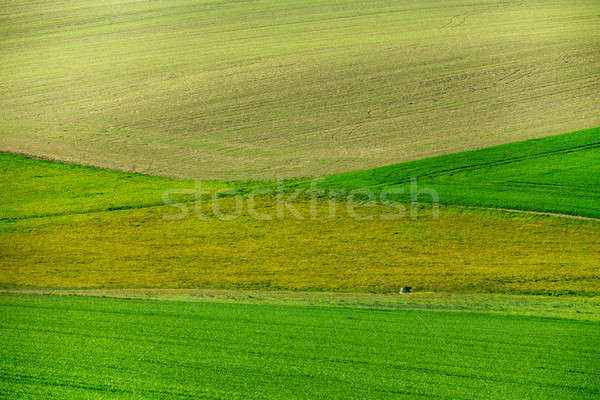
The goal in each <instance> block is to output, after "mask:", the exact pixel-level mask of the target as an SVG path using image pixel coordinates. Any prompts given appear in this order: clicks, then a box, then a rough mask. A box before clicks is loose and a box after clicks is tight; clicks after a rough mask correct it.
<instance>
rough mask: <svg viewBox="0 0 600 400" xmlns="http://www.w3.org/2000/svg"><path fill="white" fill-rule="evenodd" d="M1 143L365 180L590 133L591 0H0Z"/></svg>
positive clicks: (127, 165) (196, 167) (188, 166)
mask: <svg viewBox="0 0 600 400" xmlns="http://www.w3.org/2000/svg"><path fill="white" fill-rule="evenodd" d="M0 10H2V11H0V82H2V84H1V90H0V110H2V118H1V122H0V149H2V150H10V151H15V152H18V151H20V152H27V153H32V154H38V155H45V156H49V157H53V158H58V159H61V160H66V161H71V162H75V163H88V164H94V165H99V166H103V167H109V168H115V169H123V170H128V171H143V172H148V173H152V174H155V175H167V176H183V177H188V178H200V179H233V178H235V179H240V178H241V179H251V178H254V179H264V178H265V177H271V178H274V177H278V176H309V175H322V174H328V173H333V172H343V171H348V170H359V169H365V168H371V167H376V166H380V165H387V164H391V163H395V162H400V161H406V160H411V159H417V158H423V157H427V156H431V155H435V154H444V153H452V152H456V151H461V150H467V149H473V148H480V147H485V146H488V145H492V144H500V143H504V142H510V141H516V140H520V139H526V138H532V137H539V136H544V135H547V134H550V133H558V132H566V131H571V130H575V129H582V128H585V127H591V126H598V125H600V119H599V117H598V109H599V108H600V104H599V102H598V96H597V93H598V92H599V91H600V79H599V77H600V65H599V63H598V60H599V59H600V58H599V56H600V53H599V51H600V45H599V44H600V31H599V30H598V29H596V26H597V24H598V21H599V19H600V4H599V3H598V1H597V0H556V1H545V0H527V1H510V2H498V1H497V0H478V1H472V0H452V1H447V0H428V1H425V2H423V1H409V0H402V1H393V2H390V1H388V0H372V1H362V0H350V1H334V0H310V1H306V0H286V1H280V0H261V1H213V0H202V1H198V0H174V1H168V2H157V1H153V2H149V1H127V0H110V1H108V2H107V1H104V0H102V1H100V0H92V1H86V2H85V4H82V3H81V2H78V1H61V2H55V1H49V0H36V1H30V0H26V1H8V0H1V1H0Z"/></svg>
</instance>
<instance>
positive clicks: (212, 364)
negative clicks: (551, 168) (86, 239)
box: [0, 295, 600, 400]
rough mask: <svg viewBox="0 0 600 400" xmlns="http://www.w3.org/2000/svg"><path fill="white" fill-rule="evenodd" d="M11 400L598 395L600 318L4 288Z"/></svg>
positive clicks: (0, 361) (2, 360) (2, 384)
mask: <svg viewBox="0 0 600 400" xmlns="http://www.w3.org/2000/svg"><path fill="white" fill-rule="evenodd" d="M0 307H1V308H2V313H0V315H1V316H0V330H1V335H0V344H1V345H0V349H1V350H0V369H1V370H2V371H3V372H2V374H1V375H0V391H2V392H3V393H4V395H6V396H8V397H11V398H64V399H74V398H86V399H95V398H123V399H137V398H171V399H174V398H196V399H217V398H230V399H272V398H321V399H329V398H345V399H350V398H352V399H354V398H355V399H380V398H407V397H410V398H441V399H479V398H481V399H484V398H485V399H524V398H527V399H544V400H545V399H549V398H559V399H594V398H597V397H598V395H599V394H600V386H599V381H598V368H599V367H600V361H599V360H600V354H599V353H598V348H597V343H598V341H599V340H600V325H599V323H598V322H584V321H573V320H568V319H550V318H535V317H520V316H507V315H501V314H481V313H471V312H460V313H457V312H439V311H418V310H381V309H361V308H351V307H344V308H333V307H307V306H304V307H301V306H290V305H288V306H277V305H257V304H253V305H250V304H245V305H244V304H222V303H185V302H158V301H140V300H118V299H109V298H93V297H87V298H86V297H64V296H11V295H0Z"/></svg>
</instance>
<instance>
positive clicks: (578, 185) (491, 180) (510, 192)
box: [320, 128, 600, 218]
mask: <svg viewBox="0 0 600 400" xmlns="http://www.w3.org/2000/svg"><path fill="white" fill-rule="evenodd" d="M411 178H416V179H417V187H418V188H420V189H435V190H436V191H437V192H438V194H439V199H440V202H441V203H443V204H461V205H474V206H484V207H500V208H512V209H520V210H534V211H550V212H557V213H565V214H572V215H582V216H589V217H595V218H600V128H594V129H589V130H585V131H580V132H572V133H567V134H563V135H557V136H550V137H545V138H541V139H533V140H529V141H523V142H516V143H509V144H505V145H501V146H497V147H490V148H485V149H481V150H476V151H470V152H463V153H456V154H449V155H446V156H439V157H432V158H427V159H423V160H418V161H413V162H409V163H403V164H397V165H390V166H386V167H381V168H376V169H371V170H366V171H359V172H350V173H345V174H340V175H334V176H329V177H326V178H325V180H324V181H323V182H322V183H320V185H321V186H322V187H325V188H328V189H336V188H337V189H344V190H347V191H349V190H354V189H359V188H369V189H372V190H375V191H380V190H382V189H400V190H403V191H404V194H403V195H401V196H398V197H399V198H401V199H410V196H409V193H410V183H409V182H410V180H411ZM420 200H422V201H431V197H430V196H426V195H425V196H423V197H421V198H420Z"/></svg>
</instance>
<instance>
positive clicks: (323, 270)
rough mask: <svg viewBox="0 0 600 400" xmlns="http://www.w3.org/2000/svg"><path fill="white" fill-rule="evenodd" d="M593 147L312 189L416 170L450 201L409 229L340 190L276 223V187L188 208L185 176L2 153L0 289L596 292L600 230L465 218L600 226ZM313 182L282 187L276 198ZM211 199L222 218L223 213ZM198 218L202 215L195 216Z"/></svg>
mask: <svg viewBox="0 0 600 400" xmlns="http://www.w3.org/2000/svg"><path fill="white" fill-rule="evenodd" d="M597 140H598V129H593V130H587V131H582V132H573V133H570V134H566V135H558V136H551V137H547V138H543V139H536V140H533V141H525V142H518V143H513V144H507V145H502V146H499V147H491V148H487V149H483V150H477V151H474V152H465V153H457V154H453V155H447V156H443V157H434V158H430V159H424V160H419V161H415V162H409V163H404V164H398V165H393V166H389V167H384V168H379V169H374V170H367V171H363V172H357V173H348V174H342V175H334V176H330V177H326V178H325V179H324V180H322V181H319V182H320V185H321V187H325V188H328V189H330V190H332V191H336V190H340V189H344V190H346V191H347V192H349V191H350V190H352V189H356V188H360V187H364V188H369V189H371V190H373V191H374V192H377V191H380V190H383V189H385V188H395V187H398V185H399V187H404V186H402V185H406V183H402V182H406V181H407V180H409V179H410V177H411V176H416V177H418V179H419V184H420V185H423V187H426V188H427V187H429V188H434V189H436V190H437V191H439V195H440V200H441V202H442V203H443V204H449V205H448V206H445V207H442V209H441V210H440V215H439V219H435V218H432V211H433V210H432V208H431V206H430V205H427V204H426V201H427V200H428V199H423V202H424V203H422V204H421V208H420V209H419V210H418V212H419V216H418V217H417V218H416V219H415V220H413V219H411V218H409V215H408V214H407V213H404V214H403V215H399V214H398V213H399V209H398V206H402V203H398V204H396V205H395V206H393V205H389V204H375V205H373V204H368V203H364V202H358V203H356V204H355V203H354V202H351V203H348V202H347V201H346V200H347V199H346V198H345V197H344V196H339V197H338V198H336V199H335V200H332V199H329V198H327V196H325V197H321V198H316V200H317V201H316V203H315V205H314V207H315V208H314V217H313V216H311V212H312V210H313V203H312V202H311V199H310V198H309V197H308V196H306V193H305V194H304V195H303V196H300V197H298V198H297V199H296V200H295V201H292V202H291V204H292V205H293V207H295V209H296V210H297V211H298V213H299V214H300V216H301V217H303V219H299V218H297V217H294V215H292V214H291V213H289V212H288V214H287V216H284V218H281V219H280V218H278V217H277V215H278V214H277V213H278V205H277V204H278V203H277V199H278V196H277V195H276V194H274V193H271V194H262V195H259V196H255V198H254V200H255V208H254V209H253V210H250V208H249V207H246V205H244V206H243V209H241V210H239V211H236V207H237V203H236V201H237V200H236V198H235V197H232V196H230V195H223V196H219V197H217V199H218V202H211V201H205V200H209V199H210V198H211V195H210V194H205V195H203V196H201V197H200V199H202V202H201V203H197V204H194V198H195V194H194V191H195V190H196V189H195V188H196V186H195V185H196V184H198V183H194V182H192V181H187V180H175V179H165V178H157V177H151V176H145V175H137V174H130V173H123V172H118V171H106V170H100V169H95V168H88V167H81V166H73V165H66V164H60V163H52V162H48V161H43V160H33V159H28V158H24V157H21V156H15V155H10V154H3V155H0V169H1V170H2V172H3V175H4V176H5V177H6V179H5V180H4V181H3V182H2V185H1V189H2V192H3V193H10V196H5V197H4V198H3V200H2V207H0V209H1V210H3V214H2V222H1V223H0V234H1V236H2V241H1V244H0V246H1V248H0V250H1V253H2V254H3V257H2V258H1V259H0V272H1V274H0V276H1V277H2V280H1V281H0V283H1V284H2V285H4V286H5V287H70V288H86V287H89V288H102V287H113V288H119V287H121V288H125V287H162V288H177V287H187V288H189V287H213V288H214V287H219V288H237V289H242V288H243V289H271V290H276V289H290V290H329V291H358V292H368V291H373V292H386V293H388V292H395V291H398V290H399V288H401V287H403V286H412V287H415V288H418V290H421V291H442V292H444V291H449V292H492V293H524V294H527V293H529V294H579V295H597V294H598V293H600V281H599V280H598V273H597V272H598V271H597V268H598V259H599V255H598V252H597V249H596V247H597V243H598V241H599V240H600V225H599V224H598V222H597V221H583V220H576V219H567V218H549V217H543V216H531V215H525V214H514V213H505V212H502V211H497V210H478V209H465V208H461V207H462V206H464V205H467V206H473V205H476V206H485V207H491V208H494V207H511V208H517V209H526V210H527V209H532V210H538V211H553V212H564V213H570V214H573V215H575V216H578V215H583V216H585V215H587V216H592V217H597V216H598V212H599V209H598V204H600V202H599V201H598V198H599V196H598V182H597V180H598V178H597V177H598V175H597V174H595V173H594V171H596V170H597V168H598V162H597V161H598V154H599V153H598V143H597ZM536 182H537V184H536ZM523 183H527V184H523ZM199 184H200V185H202V187H203V188H204V189H206V190H207V191H208V192H211V191H212V193H213V195H215V194H218V193H223V192H222V191H223V190H226V189H227V190H232V189H234V190H239V192H240V193H243V194H244V195H243V196H245V197H240V199H242V200H243V199H246V200H248V199H249V198H250V194H251V192H252V191H253V190H255V189H256V190H265V189H270V190H273V189H274V188H275V187H276V186H277V185H276V184H275V183H273V182H258V181H254V182H252V181H248V182H200V183H199ZM308 186H310V185H309V183H308V182H306V181H287V182H285V184H284V186H283V188H284V189H285V191H286V193H284V197H287V196H293V195H292V194H291V192H293V190H294V189H298V188H306V187H308ZM165 192H169V193H175V194H178V195H179V198H178V199H177V200H178V201H180V204H179V206H182V207H185V208H187V211H188V214H187V216H186V217H185V218H183V219H180V220H177V219H176V220H168V221H166V220H165V218H171V217H172V216H178V215H179V212H180V210H179V209H178V208H177V207H174V206H173V205H165V204H164V202H163V201H164V200H163V194H164V193H165ZM461 196H462V197H461ZM176 197H177V196H175V198H176ZM396 200H399V201H403V200H406V199H403V198H402V197H400V198H399V199H396ZM332 201H333V202H332ZM536 202H537V204H538V206H536V205H535V204H536ZM214 204H217V205H218V207H219V209H220V210H217V211H220V212H222V213H224V214H225V215H227V216H231V217H232V218H231V220H228V219H223V218H219V214H218V212H216V211H215V209H214ZM244 204H245V203H244ZM248 204H249V203H248ZM332 204H333V205H335V207H336V215H335V218H334V219H332V218H331V211H330V210H331V206H332ZM348 204H352V205H353V208H352V210H350V209H349V208H348ZM354 207H355V208H354ZM199 210H200V211H201V212H202V217H203V218H196V216H197V215H199V214H198V211H199ZM252 211H254V212H255V213H256V212H257V213H258V214H260V215H267V216H269V217H270V219H266V220H265V219H260V218H257V217H256V215H255V214H253V213H252ZM288 211H289V210H288ZM351 211H353V212H354V213H355V214H352V213H351ZM400 211H402V210H400ZM236 213H237V214H236ZM363 217H364V218H363ZM116 265H118V268H115V266H116Z"/></svg>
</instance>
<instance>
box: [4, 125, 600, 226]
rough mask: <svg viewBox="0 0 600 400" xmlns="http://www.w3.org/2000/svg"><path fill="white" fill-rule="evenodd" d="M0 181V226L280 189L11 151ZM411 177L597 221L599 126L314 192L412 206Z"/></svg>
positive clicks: (479, 202) (451, 192) (361, 176)
mask: <svg viewBox="0 0 600 400" xmlns="http://www.w3.org/2000/svg"><path fill="white" fill-rule="evenodd" d="M0 173H2V176H3V178H4V179H3V180H2V181H1V182H0V191H1V192H2V193H4V196H3V197H2V199H1V200H0V204H1V205H2V207H0V219H4V220H11V219H19V218H29V217H36V216H38V217H39V216H52V215H68V214H81V213H88V212H92V211H107V210H117V209H131V208H140V207H150V206H160V205H163V204H164V201H163V194H164V193H165V192H166V191H171V193H172V194H171V197H170V198H172V199H176V200H177V199H179V200H185V201H192V200H193V199H194V194H193V193H194V191H195V190H196V187H197V186H196V184H197V183H199V184H200V185H201V188H202V189H203V190H206V191H209V192H211V191H212V192H215V191H227V190H232V189H233V190H238V191H239V192H240V193H248V192H249V191H251V190H254V189H265V188H270V189H274V188H275V187H276V184H275V183H273V182H266V181H262V182H261V181H232V182H219V181H200V182H194V181H191V180H182V179H166V178H160V177H152V176H147V175H140V174H131V173H123V172H118V171H108V170H102V169H96V168H89V167H81V166H75V165H68V164H61V163H54V162H48V161H42V160H35V159H29V158H26V157H22V156H18V155H12V154H7V153H4V154H2V153H0ZM411 178H416V179H417V185H418V187H419V188H421V189H435V190H436V191H437V192H438V194H439V199H440V202H441V203H442V204H450V205H471V206H482V207H499V208H511V209H519V210H532V211H548V212H555V213H565V214H571V215H580V216H588V217H595V218H600V128H594V129H589V130H585V131H579V132H572V133H567V134H563V135H556V136H549V137H545V138H540V139H534V140H529V141H523V142H516V143H509V144H505V145H501V146H497V147H490V148H485V149H481V150H476V151H469V152H462V153H455V154H450V155H446V156H439V157H432V158H427V159H423V160H417V161H413V162H408V163H402V164H394V165H390V166H386V167H381V168H375V169H371V170H365V171H359V172H350V173H344V174H339V175H332V176H328V177H325V178H324V180H323V181H322V182H319V183H318V186H319V187H321V188H326V189H329V190H332V191H335V190H345V191H346V192H349V191H351V190H354V189H361V188H366V189H370V190H372V191H374V192H376V193H378V192H380V191H381V190H383V189H400V190H403V191H404V192H403V193H404V195H399V196H395V197H396V198H397V199H400V200H403V201H407V200H410V196H409V193H410V183H409V182H410V180H411ZM308 186H309V182H308V181H288V182H285V185H284V188H285V190H286V191H290V190H292V189H295V188H297V187H302V188H306V187H308ZM178 191H179V192H178ZM182 191H183V192H186V193H182ZM390 197H391V198H394V196H390ZM419 201H421V202H430V201H431V197H430V196H427V195H423V196H421V197H419Z"/></svg>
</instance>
